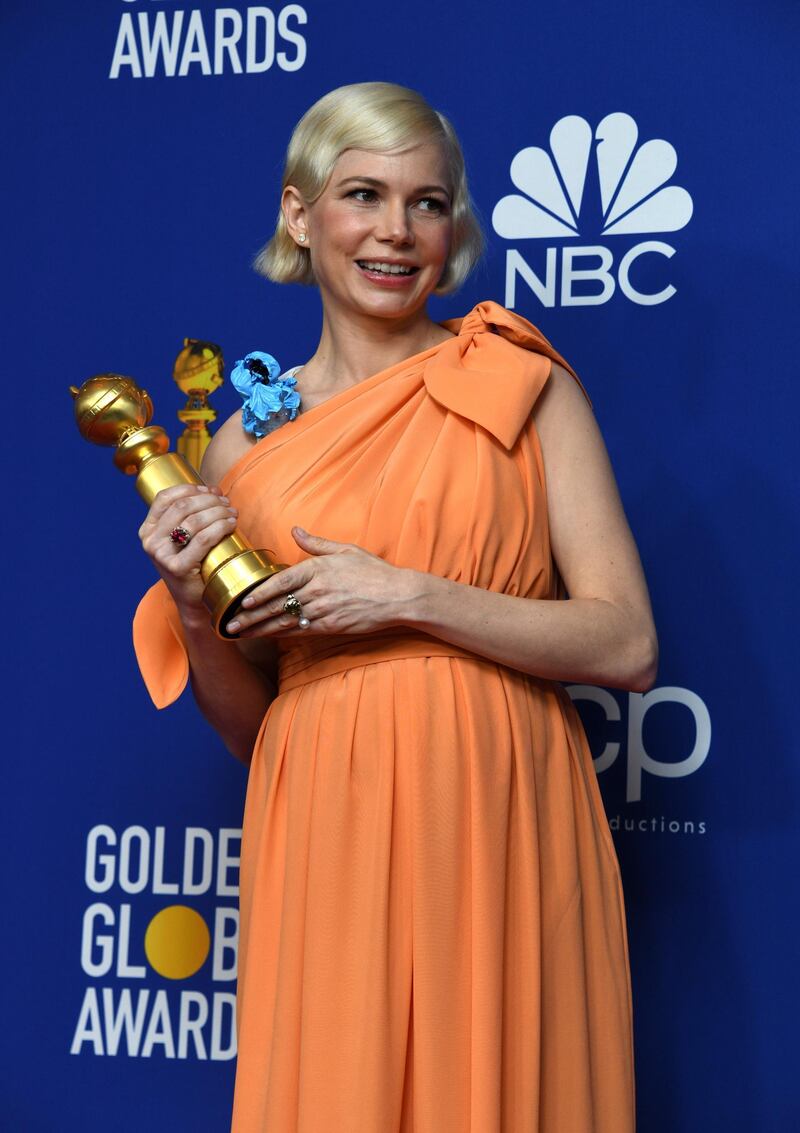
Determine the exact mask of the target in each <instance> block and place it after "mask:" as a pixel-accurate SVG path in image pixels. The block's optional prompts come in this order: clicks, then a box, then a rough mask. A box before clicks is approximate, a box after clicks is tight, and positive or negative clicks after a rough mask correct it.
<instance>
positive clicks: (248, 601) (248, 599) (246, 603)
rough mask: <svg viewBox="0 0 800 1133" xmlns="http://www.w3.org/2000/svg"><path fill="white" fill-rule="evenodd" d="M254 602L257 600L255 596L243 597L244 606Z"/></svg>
mask: <svg viewBox="0 0 800 1133" xmlns="http://www.w3.org/2000/svg"><path fill="white" fill-rule="evenodd" d="M254 602H255V598H243V599H242V605H243V606H252V605H253V603H254Z"/></svg>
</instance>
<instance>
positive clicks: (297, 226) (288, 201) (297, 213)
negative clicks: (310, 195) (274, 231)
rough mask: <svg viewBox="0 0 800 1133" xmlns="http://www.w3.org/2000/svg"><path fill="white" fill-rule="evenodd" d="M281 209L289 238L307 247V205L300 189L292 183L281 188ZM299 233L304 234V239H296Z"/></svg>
mask: <svg viewBox="0 0 800 1133" xmlns="http://www.w3.org/2000/svg"><path fill="white" fill-rule="evenodd" d="M281 209H282V211H283V217H284V220H285V221H286V227H287V228H288V229H289V235H290V236H291V238H292V239H293V240H294V241H295V242H296V243H297V244H298V245H299V246H300V247H308V205H307V204H306V202H305V201H304V200H303V196H302V194H301V193H300V190H299V189H296V188H295V186H294V185H287V186H286V188H285V189H284V190H283V193H282V194H281ZM301 233H302V234H303V235H305V237H306V240H305V241H300V240H299V239H298V237H299V236H300V234H301Z"/></svg>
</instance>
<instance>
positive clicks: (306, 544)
mask: <svg viewBox="0 0 800 1133" xmlns="http://www.w3.org/2000/svg"><path fill="white" fill-rule="evenodd" d="M292 538H293V539H294V541H295V543H297V545H298V547H302V548H303V550H304V551H308V552H309V554H312V555H333V554H335V553H336V552H337V551H342V550H344V549H345V548H346V547H350V546H351V544H349V543H339V542H337V541H336V540H335V539H323V538H322V536H321V535H312V534H311V533H310V532H309V531H306V530H305V528H303V527H293V528H292Z"/></svg>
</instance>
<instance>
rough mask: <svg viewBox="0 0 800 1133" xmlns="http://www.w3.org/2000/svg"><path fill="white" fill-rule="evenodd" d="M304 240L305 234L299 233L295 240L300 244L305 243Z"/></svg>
mask: <svg viewBox="0 0 800 1133" xmlns="http://www.w3.org/2000/svg"><path fill="white" fill-rule="evenodd" d="M305 238H306V234H305V232H301V233H300V235H299V236H298V237H297V239H298V240H299V241H300V243H301V244H303V243H305Z"/></svg>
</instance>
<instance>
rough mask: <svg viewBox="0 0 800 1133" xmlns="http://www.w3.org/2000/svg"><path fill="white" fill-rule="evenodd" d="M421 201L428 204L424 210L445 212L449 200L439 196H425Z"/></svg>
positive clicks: (422, 203)
mask: <svg viewBox="0 0 800 1133" xmlns="http://www.w3.org/2000/svg"><path fill="white" fill-rule="evenodd" d="M419 203H420V204H421V205H425V206H426V207H425V208H424V209H423V211H424V212H444V210H445V209H446V208H447V202H446V201H443V200H440V198H439V197H423V198H422V199H421V200H420V202H419Z"/></svg>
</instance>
